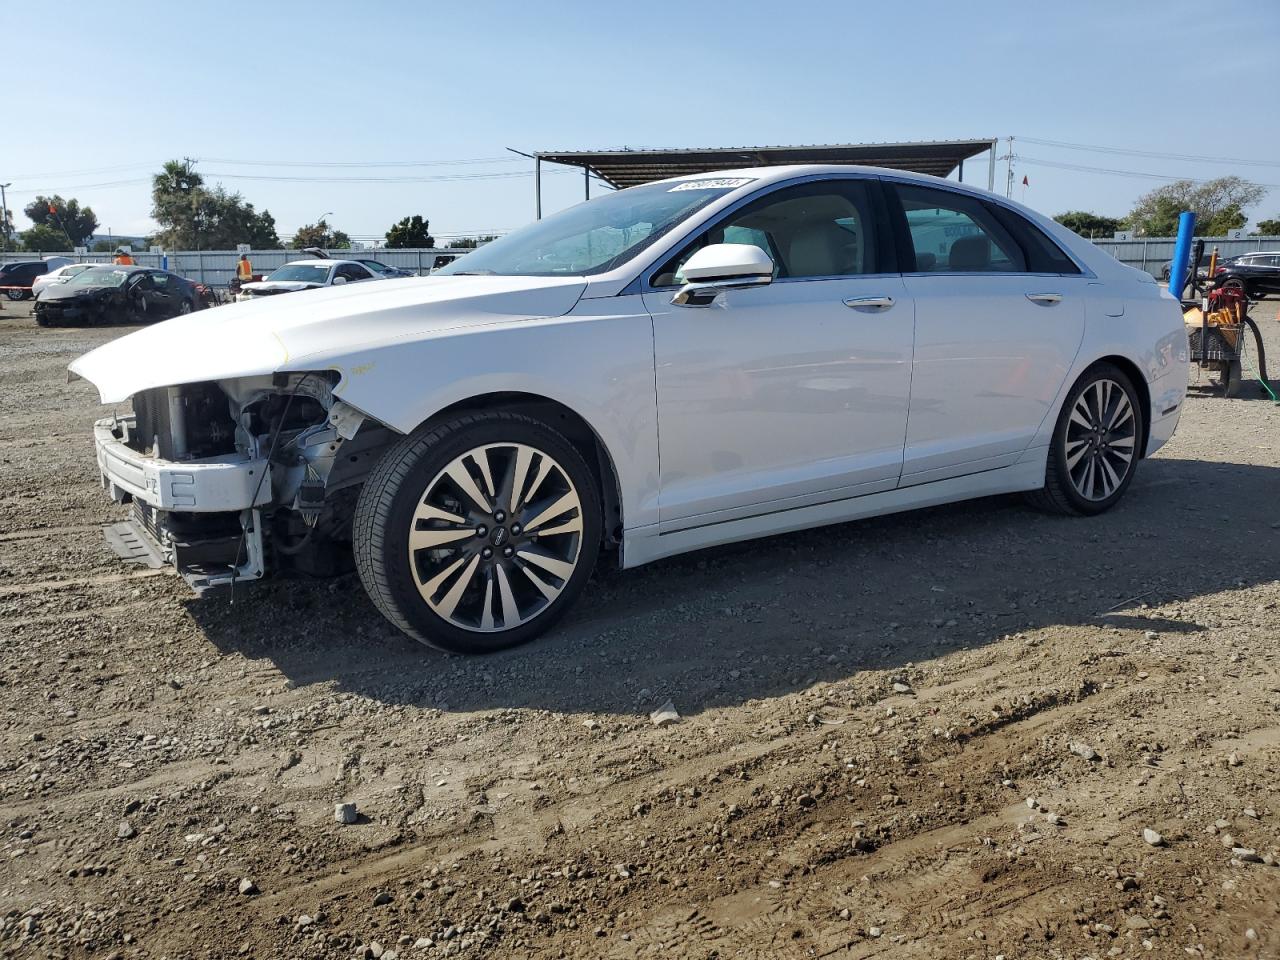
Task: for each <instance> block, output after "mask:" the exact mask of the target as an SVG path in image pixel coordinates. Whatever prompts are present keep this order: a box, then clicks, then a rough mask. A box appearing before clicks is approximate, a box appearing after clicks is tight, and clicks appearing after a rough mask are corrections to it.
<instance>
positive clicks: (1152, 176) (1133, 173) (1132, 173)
mask: <svg viewBox="0 0 1280 960" xmlns="http://www.w3.org/2000/svg"><path fill="white" fill-rule="evenodd" d="M1016 158H1017V159H1018V160H1019V161H1021V162H1022V163H1030V164H1033V165H1035V166H1040V167H1056V168H1057V169H1059V170H1078V171H1080V172H1082V173H1106V174H1110V175H1112V176H1116V177H1136V178H1138V179H1140V180H1188V181H1190V182H1191V183H1208V181H1207V180H1205V179H1203V178H1197V177H1175V176H1170V175H1169V174H1165V173H1146V172H1143V171H1140V170H1116V169H1114V168H1111V167H1091V166H1086V165H1085V164H1081V163H1061V162H1058V161H1054V160H1042V159H1040V158H1038V157H1028V156H1025V155H1023V154H1021V153H1020V154H1017V155H1016ZM1257 186H1259V187H1266V188H1268V189H1280V184H1276V183H1259V184H1257Z"/></svg>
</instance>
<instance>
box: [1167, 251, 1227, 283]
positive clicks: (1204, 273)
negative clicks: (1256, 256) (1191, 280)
mask: <svg viewBox="0 0 1280 960" xmlns="http://www.w3.org/2000/svg"><path fill="white" fill-rule="evenodd" d="M1210 253H1211V251H1209V250H1206V251H1205V252H1204V256H1203V257H1201V258H1200V266H1199V267H1197V268H1196V278H1197V279H1199V280H1208V279H1209V254H1210ZM1227 262H1229V261H1226V260H1222V259H1219V261H1218V265H1219V266H1222V265H1223V264H1224V263H1227ZM1171 273H1173V261H1172V260H1166V261H1165V262H1164V266H1162V267H1161V268H1160V282H1161V283H1168V282H1169V274H1171Z"/></svg>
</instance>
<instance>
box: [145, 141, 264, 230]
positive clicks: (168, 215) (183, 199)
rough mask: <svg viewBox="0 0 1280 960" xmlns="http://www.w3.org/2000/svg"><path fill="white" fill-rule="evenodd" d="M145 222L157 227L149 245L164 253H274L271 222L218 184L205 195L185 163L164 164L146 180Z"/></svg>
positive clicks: (200, 181)
mask: <svg viewBox="0 0 1280 960" xmlns="http://www.w3.org/2000/svg"><path fill="white" fill-rule="evenodd" d="M151 203H152V206H151V216H152V217H153V218H154V219H155V221H156V223H158V224H160V226H161V227H162V229H161V231H160V232H159V233H158V234H156V236H155V241H156V243H158V244H160V245H161V246H163V247H167V248H168V249H170V250H227V249H230V248H232V247H234V246H235V245H236V244H238V243H247V244H249V245H250V246H252V247H253V248H254V249H257V250H271V249H278V248H279V247H280V238H279V236H277V235H276V221H275V218H274V217H273V216H271V213H270V211H267V210H263V211H262V212H261V213H259V212H258V211H256V210H255V209H254V208H253V204H252V203H246V202H245V200H244V198H243V197H241V196H240V194H238V193H229V192H228V191H227V190H226V189H225V188H224V187H223V186H222V185H221V184H219V185H218V186H216V187H214V188H213V189H212V190H210V189H209V188H208V187H206V186H205V185H204V178H203V177H202V176H200V174H199V173H197V172H196V170H195V165H194V163H193V162H192V161H191V160H181V161H180V160H170V161H169V162H168V163H166V164H165V165H164V169H163V170H161V171H160V173H158V174H156V175H155V176H154V177H153V178H152V182H151Z"/></svg>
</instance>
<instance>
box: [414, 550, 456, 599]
mask: <svg viewBox="0 0 1280 960" xmlns="http://www.w3.org/2000/svg"><path fill="white" fill-rule="evenodd" d="M466 562H467V558H466V557H459V558H458V559H457V560H455V561H453V563H451V564H449V565H448V566H447V567H445V568H444V569H443V570H441V571H440V572H439V573H437V574H436V575H435V576H434V577H432V578H431V579H430V580H428V581H427V582H426V583H420V584H419V587H420V592H421V593H422V596H423V597H425V598H426V601H427V602H428V603H430V602H431V598H432V597H434V596H435V595H436V593H437V592H439V590H440V588H441V587H442V586H444V582H445V581H446V580H448V579H449V577H450V576H451V575H452V574H453V572H454V571H455V570H457V569H458V568H459V567H460V566H462V565H463V564H464V563H466Z"/></svg>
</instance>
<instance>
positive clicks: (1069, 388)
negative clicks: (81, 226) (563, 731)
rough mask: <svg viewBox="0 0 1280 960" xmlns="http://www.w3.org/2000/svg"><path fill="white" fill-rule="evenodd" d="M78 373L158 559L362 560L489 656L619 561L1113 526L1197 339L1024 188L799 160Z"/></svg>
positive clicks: (220, 318) (224, 565)
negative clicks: (794, 540) (1030, 506)
mask: <svg viewBox="0 0 1280 960" xmlns="http://www.w3.org/2000/svg"><path fill="white" fill-rule="evenodd" d="M71 369H72V371H73V372H75V373H77V374H79V375H81V376H83V377H85V378H87V379H89V380H91V381H93V382H94V383H95V384H96V385H97V386H98V388H99V391H100V393H101V396H102V400H103V402H104V403H120V402H122V401H124V400H126V399H129V398H130V397H132V399H133V409H134V414H133V415H132V416H124V417H116V418H112V419H108V420H103V421H100V422H99V423H98V424H97V427H96V432H97V437H96V439H97V455H98V464H99V467H100V469H101V471H102V474H103V477H104V482H105V485H106V487H107V489H108V490H109V491H110V492H111V494H112V495H113V496H114V497H115V498H116V499H118V500H121V501H127V500H130V499H131V500H132V501H133V502H134V510H135V515H134V519H133V521H132V528H131V529H128V530H123V531H121V532H122V533H126V534H131V535H132V536H133V537H134V538H135V539H134V541H132V542H134V543H135V545H136V543H145V544H146V545H147V549H148V551H149V552H150V554H151V555H152V557H153V558H154V560H153V562H156V563H161V562H163V563H171V564H174V565H176V566H177V568H178V569H179V570H180V571H181V572H182V573H183V574H184V576H186V578H187V579H188V581H189V582H190V583H191V584H192V585H193V586H194V587H196V588H197V589H198V590H205V589H209V588H213V587H225V586H227V585H233V586H234V584H235V582H237V581H245V580H253V579H257V578H259V577H262V576H264V575H267V574H268V573H280V572H287V571H291V570H302V571H307V572H323V571H328V570H332V569H341V567H342V565H343V564H344V562H345V563H348V564H350V563H351V562H352V559H354V564H355V566H356V568H357V569H358V570H359V573H360V576H361V578H362V580H363V582H364V585H365V588H366V590H367V591H368V593H369V595H370V596H371V597H372V599H373V602H374V604H375V605H376V606H377V608H378V609H379V610H380V611H382V613H383V614H385V616H386V617H387V618H388V619H389V620H390V621H391V622H392V623H394V624H395V625H396V626H397V627H399V628H400V629H401V630H403V631H404V632H405V633H407V634H408V635H410V636H412V637H414V638H416V639H418V640H421V641H424V642H426V643H430V644H433V645H436V646H439V647H443V648H445V649H448V650H453V651H466V652H479V651H487V650H494V649H499V648H502V647H507V646H510V645H512V644H515V643H519V642H522V641H525V640H528V639H530V638H532V637H534V636H536V635H538V634H540V633H542V632H544V631H545V630H546V629H547V628H548V627H550V626H551V625H552V623H553V622H554V621H555V620H556V619H557V618H558V617H559V616H560V615H561V614H563V613H564V612H565V610H566V609H567V608H568V607H569V606H570V604H571V603H572V602H573V600H574V599H575V597H577V595H578V594H579V593H580V592H581V590H582V589H583V587H584V586H585V585H586V582H587V580H588V578H589V577H590V575H591V571H592V568H593V567H594V565H595V563H596V562H597V558H598V557H599V556H600V555H601V554H602V553H604V554H606V555H608V556H610V557H611V558H612V560H613V562H615V563H618V564H619V565H621V566H622V567H634V566H637V565H639V564H643V563H648V562H649V561H651V560H655V559H657V558H659V557H666V556H670V555H672V554H677V553H682V552H684V551H689V550H696V549H698V548H700V547H706V546H710V545H713V544H722V543H727V542H730V541H736V540H743V539H747V538H751V537H759V536H765V535H768V534H776V533H782V532H786V531H793V530H800V529H804V528H810V527H818V526H821V525H824V524H832V523H842V522H845V521H849V520H856V519H858V518H860V517H867V516H872V515H877V514H885V513H892V512H896V511H902V510H910V509H912V508H915V507H923V506H930V505H934V504H940V503H947V502H951V501H958V500H965V499H968V498H973V497H983V496H989V495H993V494H1005V493H1010V492H1017V491H1021V492H1025V493H1026V494H1028V495H1029V497H1030V499H1031V500H1032V501H1033V502H1034V503H1035V504H1037V505H1039V506H1041V507H1043V508H1047V509H1050V510H1056V511H1059V512H1063V513H1068V514H1077V515H1090V514H1098V513H1101V512H1103V511H1104V510H1107V509H1108V508H1110V507H1111V506H1113V505H1114V504H1115V503H1116V502H1117V501H1118V500H1119V499H1120V498H1121V497H1122V496H1123V495H1124V493H1125V490H1126V489H1127V488H1128V486H1129V484H1130V482H1131V481H1132V479H1133V476H1134V471H1135V470H1136V469H1137V468H1138V463H1139V461H1140V460H1141V459H1142V458H1143V457H1146V456H1149V455H1151V454H1152V453H1153V452H1155V451H1156V450H1158V449H1159V448H1160V447H1161V446H1162V445H1163V444H1164V443H1165V442H1166V441H1168V439H1169V438H1170V436H1172V434H1173V431H1174V428H1175V426H1176V425H1177V422H1178V417H1179V415H1180V414H1181V412H1182V406H1183V401H1184V399H1185V393H1186V384H1187V339H1186V334H1185V332H1184V328H1183V322H1182V315H1181V312H1180V310H1179V306H1178V304H1177V302H1176V301H1175V300H1174V299H1173V298H1172V297H1171V296H1170V295H1169V294H1168V293H1167V292H1165V291H1164V290H1162V289H1161V288H1159V287H1157V286H1156V284H1155V282H1154V280H1153V279H1152V278H1151V277H1150V276H1149V275H1148V274H1145V273H1143V272H1141V271H1138V270H1134V269H1132V268H1130V267H1127V266H1124V265H1123V264H1121V263H1119V262H1118V261H1116V260H1115V259H1113V258H1112V257H1110V256H1108V255H1107V254H1105V253H1103V252H1102V251H1100V250H1098V249H1097V248H1095V247H1094V246H1092V245H1091V244H1090V243H1088V242H1087V241H1085V240H1083V239H1081V238H1080V237H1078V236H1076V235H1075V234H1074V233H1072V232H1070V231H1069V230H1066V229H1065V228H1063V227H1061V226H1059V225H1058V224H1056V223H1054V222H1053V221H1052V220H1049V219H1047V218H1045V217H1043V216H1041V215H1039V214H1038V213H1035V212H1033V211H1031V210H1029V209H1027V208H1025V207H1022V206H1020V205H1018V204H1016V203H1011V202H1010V201H1007V200H1005V199H1003V198H1001V197H998V196H994V195H992V194H990V193H986V192H984V191H981V190H975V189H973V188H970V187H967V186H962V185H959V184H956V183H952V182H949V181H945V180H938V179H934V178H931V177H924V176H917V175H912V174H907V173H901V172H895V171H889V170H874V169H865V168H857V167H825V166H821V167H819V166H792V167H771V168H762V169H750V170H732V171H725V172H723V173H717V174H707V175H699V176H692V177H684V178H679V179H674V180H666V181H662V182H657V183H650V184H646V185H644V186H639V187H634V188H632V189H629V190H623V191H620V192H616V193H611V194H608V195H606V196H603V197H601V198H598V199H595V200H591V201H589V202H587V203H583V204H581V205H579V206H575V207H572V208H570V209H568V210H565V211H563V212H561V213H559V214H557V215H555V216H552V217H549V218H547V219H545V220H542V221H540V222H538V223H535V224H532V225H530V226H528V227H526V228H524V229H522V230H519V231H516V232H515V233H512V234H510V235H508V236H506V237H503V238H502V239H500V240H496V241H494V242H493V243H490V244H488V245H487V246H484V247H482V248H480V249H478V250H476V251H475V252H473V253H470V254H468V255H466V256H464V257H462V258H461V259H459V260H457V261H456V262H455V263H453V264H451V265H449V266H448V267H446V268H444V269H443V270H439V271H436V272H435V273H434V274H433V275H432V276H430V277H427V278H420V279H411V280H386V281H383V282H380V283H377V284H361V285H359V286H358V287H346V288H344V289H337V290H329V291H325V292H320V293H317V294H314V295H311V296H308V297H301V298H293V297H285V298H270V299H269V300H267V301H265V302H259V303H250V304H238V305H235V306H232V307H228V308H226V309H222V310H218V311H217V312H216V314H215V315H212V316H210V315H200V316H196V317H191V318H179V319H176V320H171V321H168V322H166V323H162V324H159V325H157V326H155V327H151V328H149V329H146V330H142V331H139V332H138V333H134V334H131V335H130V336H127V337H124V338H121V339H119V340H116V341H114V342H112V343H109V344H107V345H105V346H103V347H100V348H98V349H97V350H95V351H93V352H92V353H89V354H87V355H85V356H83V357H81V358H80V359H78V360H76V361H75V362H74V363H73V364H72V365H71ZM126 539H127V538H126ZM133 552H134V553H136V552H137V551H136V549H135V550H134V551H133ZM1051 573H1052V572H1051V571H1046V575H1051Z"/></svg>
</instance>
